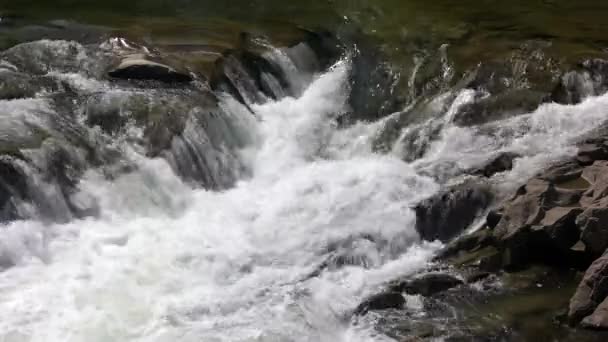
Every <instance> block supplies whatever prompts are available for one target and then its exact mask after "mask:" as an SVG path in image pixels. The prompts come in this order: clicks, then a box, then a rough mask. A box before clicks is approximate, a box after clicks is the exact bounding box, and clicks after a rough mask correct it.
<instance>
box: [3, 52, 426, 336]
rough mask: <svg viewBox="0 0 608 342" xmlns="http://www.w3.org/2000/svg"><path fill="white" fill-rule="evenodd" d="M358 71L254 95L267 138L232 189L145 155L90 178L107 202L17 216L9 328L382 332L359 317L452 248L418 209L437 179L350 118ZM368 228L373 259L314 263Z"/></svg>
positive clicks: (339, 69) (9, 249) (260, 135)
mask: <svg viewBox="0 0 608 342" xmlns="http://www.w3.org/2000/svg"><path fill="white" fill-rule="evenodd" d="M348 72H349V66H348V63H347V62H342V63H341V64H338V65H336V66H335V67H334V68H333V69H332V70H331V71H330V72H328V73H327V74H325V75H323V76H322V77H319V78H318V79H317V80H316V81H314V83H313V84H312V85H311V86H310V87H309V88H308V89H307V90H306V91H305V92H304V93H303V95H302V96H301V97H300V98H298V99H293V98H286V99H283V100H281V101H279V102H276V103H269V104H266V105H262V106H256V107H254V109H255V112H256V116H257V117H258V118H259V122H257V123H256V122H251V124H252V126H251V127H250V130H253V131H254V132H255V133H252V136H253V137H254V139H253V140H252V141H253V143H254V145H253V146H250V147H248V148H247V149H245V150H244V151H242V154H244V155H245V156H246V160H247V161H248V163H249V164H250V166H251V168H252V170H253V175H252V177H251V178H250V179H247V180H242V181H241V182H240V183H239V184H238V185H237V186H236V187H235V188H233V189H231V190H228V191H224V192H211V191H204V190H192V189H191V188H189V187H188V186H186V185H184V184H183V183H182V182H181V181H180V180H179V179H178V178H177V177H176V176H175V175H174V174H173V173H172V172H171V168H170V167H169V166H168V165H167V164H166V163H165V162H164V161H162V160H149V159H145V158H133V159H134V161H135V162H136V163H137V164H138V165H139V171H138V172H136V173H133V174H129V175H125V176H122V177H121V178H119V179H116V180H115V181H113V182H107V181H104V180H103V179H102V178H101V177H98V176H96V175H95V173H94V172H91V173H90V174H88V175H87V176H86V177H85V178H84V180H83V183H82V185H81V189H82V190H83V191H84V192H86V193H87V194H88V195H92V196H94V197H95V198H96V199H97V201H98V202H99V205H100V207H101V208H102V216H101V218H99V219H87V220H79V221H74V222H71V223H69V224H61V225H58V224H54V225H43V224H41V223H37V222H30V221H25V222H14V223H11V224H10V225H8V226H7V227H6V228H5V230H6V231H7V232H8V233H7V234H2V235H1V237H0V242H1V243H0V246H3V247H0V251H1V252H0V257H1V256H3V255H7V256H5V257H4V258H6V259H10V262H11V263H15V264H17V266H15V267H12V268H10V269H8V270H6V271H5V272H2V273H0V312H2V313H10V315H4V314H3V319H2V320H1V321H0V340H3V341H11V342H12V341H45V342H47V341H62V342H63V341H74V342H75V341H87V342H90V341H104V342H105V341H175V340H180V341H363V340H370V339H377V338H376V337H372V336H374V334H373V333H372V332H371V330H369V327H367V328H366V327H361V326H358V327H350V324H349V322H348V319H346V318H348V315H349V312H350V311H351V310H352V309H354V307H356V305H357V304H358V303H359V301H360V300H361V299H362V298H363V297H364V296H366V295H368V294H370V293H373V292H374V291H376V290H377V288H378V286H379V285H380V284H381V283H382V282H384V281H386V280H387V279H388V278H390V277H392V276H393V275H394V274H396V273H399V274H403V273H407V272H414V271H416V270H418V269H420V268H421V267H423V266H424V265H425V262H426V260H428V258H429V257H430V256H431V255H432V251H433V250H434V249H436V248H437V246H436V245H420V244H419V243H418V242H419V239H418V236H417V234H416V232H415V230H414V227H413V224H414V214H413V212H412V210H411V209H410V206H411V205H413V203H416V202H418V201H419V200H421V199H422V198H425V197H426V196H429V195H430V194H432V193H433V192H434V191H436V190H437V188H436V185H435V184H434V183H433V182H432V181H431V180H430V179H428V178H425V177H420V176H418V175H417V174H416V173H415V172H414V171H413V169H412V168H411V167H409V166H408V165H407V164H405V163H403V162H401V161H400V160H398V159H397V158H394V157H391V156H380V155H373V154H372V153H371V151H370V150H369V149H368V148H366V147H365V146H368V145H367V144H361V143H360V142H357V141H353V142H352V145H357V146H358V147H352V146H351V144H349V143H348V137H352V136H353V135H358V136H364V135H365V132H366V131H369V128H368V129H366V128H365V127H363V126H359V128H358V129H354V130H346V131H339V130H337V129H336V127H335V125H334V121H335V120H334V119H335V118H336V117H337V116H338V115H340V114H341V113H342V112H343V111H344V106H345V102H346V92H347V89H346V83H347V82H346V81H347V75H348ZM226 105H227V108H228V107H230V106H229V103H227V104H226ZM353 132H355V133H353ZM342 135H343V136H342ZM338 146H343V147H344V151H345V152H344V153H340V148H339V147H338ZM368 236H371V237H373V238H374V239H376V240H378V241H385V242H386V243H384V244H378V245H376V244H373V243H370V242H369V241H368V242H367V243H366V242H365V241H366V240H365V239H363V240H362V241H361V242H360V243H358V244H356V245H355V246H354V247H353V252H354V253H361V254H364V255H365V256H366V257H367V259H368V260H369V263H368V266H369V268H367V269H366V268H363V267H360V266H355V265H353V266H345V267H343V268H341V269H339V270H336V271H326V272H323V273H321V275H320V276H319V277H316V278H315V277H313V278H308V275H310V274H311V273H312V272H313V271H315V269H317V268H318V267H319V266H320V265H322V264H323V263H324V262H325V261H326V260H327V259H328V257H330V256H331V255H332V252H334V250H332V247H331V246H332V245H336V244H337V245H339V244H340V243H342V242H343V241H348V240H349V239H357V238H360V237H368Z"/></svg>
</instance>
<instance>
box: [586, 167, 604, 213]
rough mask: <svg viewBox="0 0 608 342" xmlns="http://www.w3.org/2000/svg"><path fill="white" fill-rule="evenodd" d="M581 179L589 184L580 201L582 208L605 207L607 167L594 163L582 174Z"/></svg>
mask: <svg viewBox="0 0 608 342" xmlns="http://www.w3.org/2000/svg"><path fill="white" fill-rule="evenodd" d="M583 177H585V179H586V180H588V181H589V182H590V183H592V184H591V186H590V188H589V190H588V191H587V192H585V194H584V195H583V198H582V199H581V204H582V205H584V206H594V207H597V206H599V207H605V206H606V204H608V203H605V202H606V198H607V197H608V166H606V164H605V163H603V162H595V163H594V164H593V165H592V166H590V167H587V168H586V169H585V171H584V172H583Z"/></svg>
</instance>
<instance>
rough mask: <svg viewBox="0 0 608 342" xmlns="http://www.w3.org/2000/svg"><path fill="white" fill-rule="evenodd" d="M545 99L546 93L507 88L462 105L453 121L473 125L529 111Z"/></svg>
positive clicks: (460, 124) (461, 124) (458, 123)
mask: <svg viewBox="0 0 608 342" xmlns="http://www.w3.org/2000/svg"><path fill="white" fill-rule="evenodd" d="M546 99H547V96H546V94H545V93H542V92H535V91H531V90H528V89H512V90H508V91H506V92H504V93H500V94H497V95H494V96H488V97H484V98H481V99H478V100H476V101H474V102H473V103H470V104H466V105H464V106H463V107H462V108H461V109H460V111H459V112H458V114H457V115H456V117H455V118H454V123H456V124H457V125H459V126H473V125H480V124H484V123H487V122H492V121H497V120H502V119H506V118H510V117H514V116H517V115H521V114H526V113H530V112H532V111H533V110H535V109H536V108H538V106H539V105H541V104H542V103H543V102H546Z"/></svg>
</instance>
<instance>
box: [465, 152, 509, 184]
mask: <svg viewBox="0 0 608 342" xmlns="http://www.w3.org/2000/svg"><path fill="white" fill-rule="evenodd" d="M519 157H521V156H520V155H519V154H517V153H513V152H503V153H500V154H499V155H498V156H497V157H496V158H494V159H492V160H490V162H488V163H487V164H486V165H484V166H482V167H481V168H479V169H477V170H472V171H471V172H469V173H471V174H474V175H480V176H484V177H488V178H489V177H492V176H493V175H495V174H497V173H501V172H505V171H509V170H511V169H512V168H513V161H514V160H515V159H517V158H519Z"/></svg>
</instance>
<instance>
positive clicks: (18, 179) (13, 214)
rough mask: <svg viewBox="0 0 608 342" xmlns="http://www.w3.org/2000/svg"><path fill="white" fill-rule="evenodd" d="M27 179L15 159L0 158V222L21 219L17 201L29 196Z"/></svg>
mask: <svg viewBox="0 0 608 342" xmlns="http://www.w3.org/2000/svg"><path fill="white" fill-rule="evenodd" d="M26 179H27V176H26V174H25V173H24V172H23V170H22V169H21V168H20V167H19V166H18V162H17V160H16V159H15V158H14V157H8V156H2V157H0V222H7V221H12V220H15V219H18V218H20V214H19V211H18V208H17V201H19V200H21V199H23V198H24V197H26V195H27V181H26Z"/></svg>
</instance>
